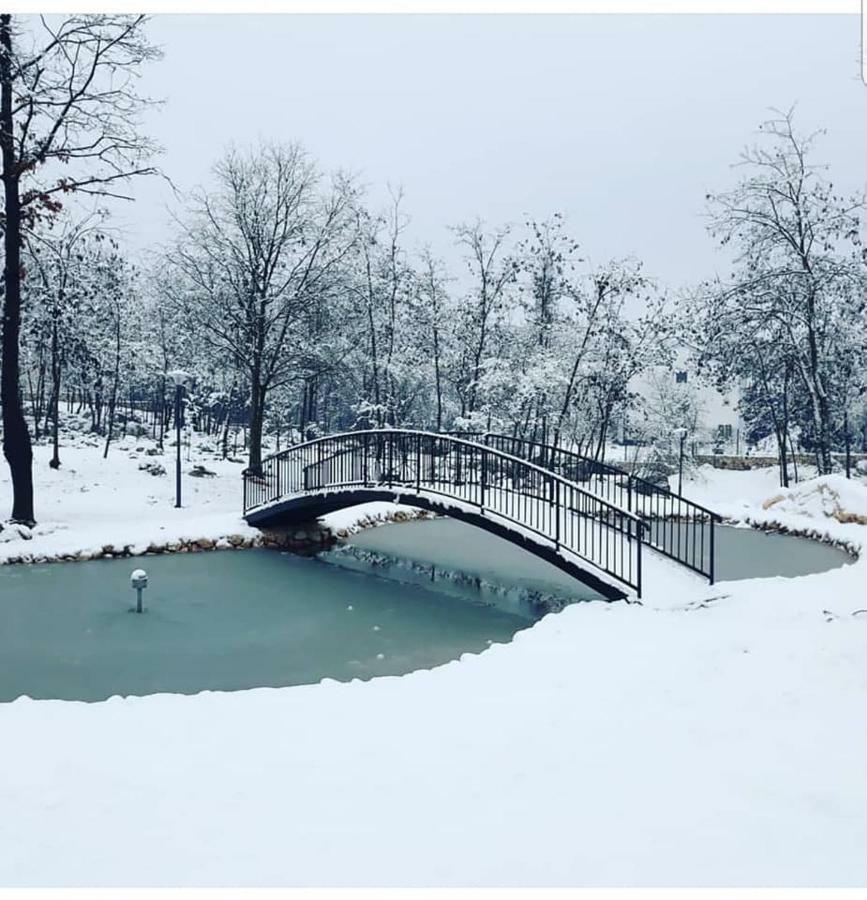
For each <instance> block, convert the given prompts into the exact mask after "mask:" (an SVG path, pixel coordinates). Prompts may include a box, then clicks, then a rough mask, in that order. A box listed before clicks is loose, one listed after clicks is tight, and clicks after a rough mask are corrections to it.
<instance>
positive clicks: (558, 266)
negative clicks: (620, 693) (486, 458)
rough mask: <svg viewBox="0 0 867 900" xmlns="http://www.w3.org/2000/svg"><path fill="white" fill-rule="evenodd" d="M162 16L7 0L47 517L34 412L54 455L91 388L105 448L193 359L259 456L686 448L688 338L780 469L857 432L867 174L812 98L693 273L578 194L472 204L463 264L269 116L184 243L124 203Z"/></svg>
mask: <svg viewBox="0 0 867 900" xmlns="http://www.w3.org/2000/svg"><path fill="white" fill-rule="evenodd" d="M146 31H147V19H146V17H141V16H122V15H117V16H115V15H83V16H75V17H70V18H69V19H67V20H65V21H64V22H63V23H61V24H60V25H58V26H57V27H52V28H49V27H48V26H47V25H46V24H45V23H39V22H37V23H35V24H34V23H33V22H32V21H30V20H27V21H26V22H18V21H17V20H15V19H14V17H10V16H9V15H3V16H0V149H2V163H3V175H2V177H3V187H4V203H5V206H4V217H3V223H4V252H5V259H4V276H3V343H2V350H3V366H2V398H0V399H2V405H3V447H4V453H5V456H6V459H7V461H8V463H9V466H10V469H11V472H12V476H13V484H14V505H13V510H12V518H13V519H14V520H16V521H21V522H32V521H33V520H34V519H35V515H34V503H33V483H32V473H31V469H32V449H31V442H32V440H33V439H35V440H47V441H51V442H52V444H53V454H52V460H51V465H52V466H55V467H58V466H61V465H62V460H63V448H62V445H61V444H62V441H61V439H60V435H61V432H62V429H63V424H64V418H65V417H70V416H73V415H74V416H75V417H76V421H81V420H82V418H84V419H85V421H86V427H87V428H88V429H89V430H91V431H92V432H93V433H94V434H96V435H98V436H100V440H101V441H102V442H103V444H104V451H103V452H104V453H106V454H107V453H108V452H109V450H110V446H111V442H112V440H113V439H114V438H115V436H116V435H117V434H118V432H119V431H121V430H122V431H123V432H124V433H125V432H126V431H127V429H129V428H136V429H140V430H148V431H149V432H150V433H152V434H153V436H154V437H155V438H156V439H158V440H159V441H162V440H163V437H164V435H165V434H166V432H167V430H168V428H169V426H170V424H171V416H172V404H171V402H170V385H169V383H168V381H167V373H168V372H169V371H170V370H174V369H183V370H185V371H187V372H189V373H190V374H191V376H192V378H193V381H192V386H191V387H190V388H189V390H188V392H187V414H188V418H189V419H190V421H191V422H192V423H193V425H194V427H196V428H198V429H200V430H203V431H206V432H208V433H209V434H211V435H213V436H214V443H215V445H216V446H219V447H221V448H222V452H223V453H224V454H225V455H229V454H230V453H236V452H238V451H237V448H236V447H235V446H234V445H233V443H232V435H234V433H235V429H236V428H242V429H243V444H244V447H245V448H246V449H245V452H246V456H247V464H248V465H249V466H250V467H252V468H255V467H257V466H258V465H259V464H260V460H261V458H262V454H263V441H265V442H267V443H268V445H269V446H272V447H273V446H275V445H279V444H280V443H281V442H283V443H287V442H291V441H293V440H297V439H299V438H304V437H310V436H314V435H316V434H319V433H324V432H331V431H335V430H347V429H353V428H377V427H386V426H406V427H415V428H425V429H430V430H464V429H466V430H492V431H499V432H507V433H509V434H513V435H516V436H520V437H528V438H532V439H536V440H540V441H545V442H548V443H553V444H565V445H569V446H572V447H575V448H576V449H579V450H580V451H582V452H584V453H587V454H589V455H592V456H596V457H599V456H601V455H602V454H603V453H604V452H605V448H606V443H607V442H610V441H611V439H612V438H615V437H617V435H618V434H619V433H620V429H622V428H625V430H626V433H627V434H628V435H629V436H630V437H631V438H632V439H633V441H636V442H638V441H640V442H643V443H644V444H645V445H646V446H649V447H657V448H659V449H660V451H661V452H662V451H666V450H667V448H668V447H669V446H670V442H671V436H672V433H673V432H674V430H675V429H677V428H681V427H684V428H687V430H688V431H689V432H690V434H691V435H692V436H693V437H694V436H695V435H696V434H697V433H698V431H699V429H700V427H701V416H700V409H699V403H698V401H697V399H696V397H695V395H694V394H693V392H692V380H691V382H690V388H689V390H687V389H686V388H684V389H683V390H676V389H675V388H674V387H673V386H672V384H671V379H670V378H665V377H659V373H660V372H662V373H665V372H670V370H671V368H672V366H673V365H674V364H675V360H680V361H681V362H679V363H678V365H682V364H683V363H682V360H683V359H684V358H688V360H689V363H688V365H689V367H690V369H691V371H692V372H694V373H697V374H698V375H699V376H701V377H703V378H704V379H705V380H706V382H707V383H708V384H713V385H716V386H719V387H720V388H722V389H725V390H728V389H732V388H737V389H738V391H739V397H740V413H741V416H742V417H743V420H744V422H745V423H746V426H747V429H748V435H747V436H748V438H749V440H750V442H752V443H757V442H759V441H761V440H763V439H766V438H771V439H773V440H774V442H775V446H776V448H777V454H778V458H779V461H780V471H781V480H782V482H783V483H787V482H788V478H789V471H790V464H791V461H792V457H793V455H794V452H795V449H796V448H797V449H798V450H799V451H800V452H802V453H809V454H811V455H812V457H813V458H814V460H815V464H816V466H817V468H818V471H819V472H822V473H824V472H830V471H831V470H832V469H833V468H834V467H835V466H837V465H839V463H838V461H837V459H836V458H835V453H837V452H839V451H841V450H844V449H849V448H854V449H862V447H863V444H864V433H865V406H864V399H863V398H864V393H865V387H867V373H865V371H864V367H863V364H862V360H863V359H864V358H865V354H864V352H863V349H864V348H863V347H862V346H861V344H862V342H863V340H864V337H863V336H864V334H865V330H864V328H863V326H862V322H863V317H864V296H865V283H867V282H865V280H867V259H865V251H864V249H863V248H862V246H861V223H860V214H861V211H862V209H863V208H864V204H865V202H867V201H865V198H864V196H863V195H862V194H857V195H855V196H842V195H840V194H838V193H837V191H836V189H835V188H834V187H833V185H832V183H831V181H830V180H829V175H828V173H827V172H826V171H825V170H824V169H823V168H822V167H821V165H820V162H821V143H820V140H819V135H818V134H809V133H808V134H802V133H801V132H800V131H799V129H798V127H796V123H795V121H794V117H793V115H792V113H786V114H774V116H773V118H771V119H769V121H768V122H766V123H765V124H764V125H763V126H762V129H761V130H760V133H759V135H758V137H757V138H756V140H755V143H754V144H753V145H751V146H750V147H749V148H748V149H747V150H746V151H745V152H744V155H743V158H742V159H741V163H742V165H741V166H740V168H739V169H738V170H737V173H738V174H737V177H738V180H737V181H736V183H735V185H734V186H733V187H729V189H727V190H726V191H721V192H719V193H715V194H711V195H709V196H708V197H707V198H706V202H707V205H708V209H709V215H710V231H711V234H712V236H713V237H714V238H716V239H717V240H718V241H719V242H720V244H721V245H722V248H723V249H722V250H721V252H722V253H724V254H725V259H726V265H728V260H729V259H733V260H734V263H733V265H732V269H731V275H730V277H729V279H728V280H726V281H722V280H719V279H716V280H708V281H707V282H706V283H703V284H698V285H695V286H694V287H693V288H692V289H690V290H686V291H684V290H678V291H676V292H674V291H672V290H670V289H666V287H665V286H663V285H660V284H659V283H658V282H656V281H655V280H654V279H653V278H652V277H650V276H649V275H648V274H646V273H645V271H644V269H643V266H642V264H641V262H640V261H638V260H636V259H634V258H633V257H632V256H630V255H629V254H628V252H626V253H625V254H624V255H622V256H617V255H613V256H612V258H611V260H610V261H608V262H606V263H603V264H601V265H598V264H597V265H591V264H589V263H588V262H587V260H586V259H585V256H584V254H583V253H582V244H581V232H582V228H581V223H580V222H570V221H567V219H566V218H565V216H564V215H563V214H561V213H560V212H557V211H552V212H551V213H550V214H549V215H546V216H544V217H542V218H539V219H536V218H528V219H527V220H526V221H524V222H521V223H519V224H499V223H489V222H485V221H484V220H482V219H478V220H474V221H469V222H462V223H457V224H455V225H454V227H453V228H452V229H451V235H450V238H451V240H452V241H453V243H454V246H455V248H456V250H457V251H458V253H459V254H460V257H461V259H462V260H463V264H462V267H461V268H460V269H457V268H455V267H454V266H452V267H451V269H450V267H449V266H448V265H447V263H446V262H445V261H444V260H443V259H440V258H438V257H437V256H436V255H435V254H434V253H433V251H432V250H431V249H430V248H429V247H417V246H414V245H412V244H411V243H410V241H409V240H408V239H407V226H408V222H409V216H408V212H407V200H406V198H405V197H404V196H403V194H402V192H401V191H399V190H395V191H393V192H392V193H391V199H390V202H389V204H388V205H387V207H386V208H383V209H376V208H372V207H371V204H370V203H369V202H368V200H367V198H366V196H365V192H364V191H363V190H362V187H361V185H360V184H359V182H358V181H357V180H356V179H354V178H352V177H350V176H347V175H345V174H342V173H327V172H323V171H322V170H321V168H320V166H319V165H318V164H317V162H316V160H315V159H313V158H312V157H311V156H310V155H309V153H307V152H306V151H305V149H304V147H303V146H302V145H301V144H280V143H271V142H267V141H263V142H260V143H258V144H254V145H252V146H239V147H230V148H226V149H225V150H224V151H223V152H222V153H221V154H220V155H219V156H218V158H216V159H214V160H213V165H212V168H211V170H210V171H209V172H208V171H203V172H202V178H201V181H202V185H203V187H201V188H199V189H197V190H196V191H194V192H193V193H191V194H190V195H188V196H186V197H185V198H183V200H181V201H180V202H179V203H178V208H177V209H176V210H175V214H174V223H173V225H172V226H171V229H170V231H171V234H170V237H169V238H168V239H167V240H166V242H165V247H164V248H162V249H157V248H154V250H153V252H152V253H150V254H147V255H142V254H133V253H132V252H131V251H130V250H129V248H126V247H124V246H123V244H122V243H120V242H119V241H118V239H117V237H116V236H115V232H114V230H113V228H112V224H111V216H110V212H109V210H110V207H111V202H110V201H113V200H114V198H120V197H123V196H124V192H125V191H126V190H127V188H126V187H125V185H127V184H128V182H129V180H130V179H133V178H143V177H149V176H150V177H154V176H156V177H159V173H158V171H157V168H156V163H155V161H154V160H155V159H156V157H155V156H154V153H155V150H156V148H155V147H154V146H153V145H152V143H151V141H150V140H149V138H148V137H147V135H146V134H144V133H143V132H142V129H141V125H140V118H141V116H140V114H141V112H142V110H143V109H144V108H145V107H146V106H147V105H148V103H149V102H150V101H149V100H148V99H147V98H145V97H143V96H140V95H139V94H138V93H137V87H136V79H135V75H136V74H137V71H138V69H140V67H142V66H144V65H145V64H147V63H149V62H150V61H151V60H153V59H156V58H157V57H158V56H159V53H158V51H157V50H156V49H155V48H154V47H152V46H151V45H150V43H149V42H148V40H147V35H146ZM347 162H351V160H348V161H347ZM166 174H168V175H171V173H170V172H168V173H166ZM729 178H730V176H729V173H725V172H720V173H719V180H720V181H721V182H725V181H726V180H727V179H729ZM696 200H697V206H700V204H701V201H702V198H701V197H698V198H696ZM628 249H629V248H628V247H626V248H624V250H626V251H628ZM639 383H643V384H644V386H645V387H644V389H643V390H639V389H638V384H639ZM648 386H649V387H648Z"/></svg>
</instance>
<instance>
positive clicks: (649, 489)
mask: <svg viewBox="0 0 867 900" xmlns="http://www.w3.org/2000/svg"><path fill="white" fill-rule="evenodd" d="M457 434H464V435H466V436H467V437H473V438H475V439H476V440H478V441H479V442H480V443H482V444H483V446H487V447H490V446H491V445H492V444H493V445H494V446H500V447H503V446H506V447H508V448H509V449H511V450H512V451H515V450H519V448H521V447H529V448H531V449H532V448H537V449H538V450H539V451H540V453H541V454H542V455H543V459H544V455H545V454H548V457H549V460H550V465H551V467H552V469H553V468H554V466H555V460H556V459H557V456H558V455H559V458H560V459H561V460H564V461H567V462H568V461H575V462H576V463H577V464H578V465H581V466H586V467H587V468H588V469H589V470H590V474H591V475H602V476H608V477H611V476H613V478H612V481H611V482H606V483H603V485H601V486H600V490H599V493H598V494H597V496H603V497H606V496H607V498H608V499H615V505H620V506H624V505H625V506H626V508H627V509H628V510H630V511H632V508H633V504H635V506H636V508H637V509H638V512H639V514H640V515H641V516H642V518H643V520H644V521H646V522H647V523H648V524H649V525H650V529H649V534H648V537H647V539H646V540H647V543H648V545H649V546H650V547H652V548H653V549H654V550H656V551H658V552H659V553H662V554H663V555H664V556H668V557H669V558H670V559H673V560H675V561H676V562H678V563H680V564H681V565H683V566H686V567H687V568H688V569H691V570H692V571H694V572H697V573H699V574H700V575H704V576H705V577H707V578H708V579H709V581H710V582H711V583H713V582H714V580H715V556H716V553H715V526H716V525H717V523H719V522H721V521H722V517H721V516H720V515H719V514H718V513H715V512H714V511H713V510H711V509H708V508H707V507H706V506H702V505H701V504H700V503H695V502H694V501H692V500H688V499H687V498H686V497H683V496H682V495H681V494H675V493H673V492H672V491H670V490H669V489H668V488H660V487H659V486H657V485H655V484H654V483H653V482H652V481H648V480H647V479H644V478H641V477H639V476H638V475H633V474H632V473H631V472H627V471H626V470H625V469H621V468H620V467H619V466H614V465H611V464H610V463H606V462H601V461H599V460H596V459H593V458H592V457H589V456H585V455H584V454H581V453H577V452H576V451H574V450H569V449H567V448H565V447H555V446H553V445H552V444H543V443H541V442H539V441H531V440H528V439H527V438H519V437H512V436H511V435H504V434H497V433H496V432H490V431H488V432H482V431H475V432H457ZM516 455H517V454H516ZM624 482H625V486H624ZM603 491H604V494H603ZM643 497H647V498H649V501H650V502H649V503H645V502H644V501H643V500H642V499H641V498H643ZM618 499H619V501H620V502H619V504H618V503H617V500H618ZM624 501H625V503H624ZM648 507H649V508H648ZM684 524H685V525H686V526H687V529H690V526H691V533H690V531H689V530H687V532H686V533H684V532H683V528H682V527H681V526H683V525H684ZM706 551H707V552H706Z"/></svg>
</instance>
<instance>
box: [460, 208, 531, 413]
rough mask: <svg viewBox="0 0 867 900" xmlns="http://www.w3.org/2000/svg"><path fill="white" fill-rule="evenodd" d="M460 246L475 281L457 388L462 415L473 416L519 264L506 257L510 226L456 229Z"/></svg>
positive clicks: (478, 223)
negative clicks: (487, 362) (490, 352)
mask: <svg viewBox="0 0 867 900" xmlns="http://www.w3.org/2000/svg"><path fill="white" fill-rule="evenodd" d="M452 232H453V234H454V235H455V239H456V241H457V243H458V244H459V245H460V246H461V247H463V248H464V250H465V252H466V262H467V267H468V268H469V270H470V273H471V275H472V278H473V286H472V288H471V290H470V294H469V296H468V297H466V299H465V302H464V304H463V315H464V321H463V323H462V326H463V327H462V331H463V335H462V343H463V347H462V356H463V361H462V365H461V373H460V377H459V380H458V383H457V385H456V387H457V391H458V395H459V397H460V401H461V415H462V416H464V417H472V415H473V413H475V412H476V407H477V405H478V402H479V384H480V381H481V378H482V374H483V363H484V360H485V357H486V354H487V353H488V350H489V345H490V340H491V335H492V332H493V331H494V329H495V328H496V326H497V324H498V323H499V322H500V321H501V320H502V319H503V317H504V316H505V315H506V307H507V304H508V299H509V296H508V287H509V285H511V284H512V283H513V282H514V280H515V276H516V263H515V262H514V260H513V259H511V258H510V257H509V256H507V255H506V254H505V250H504V244H505V241H506V239H507V237H508V236H509V233H510V229H509V228H508V227H503V228H498V229H496V230H494V231H492V232H490V233H489V232H487V231H486V230H485V226H484V223H483V222H481V221H480V220H477V221H475V222H473V223H471V224H461V225H458V226H456V227H455V228H453V229H452Z"/></svg>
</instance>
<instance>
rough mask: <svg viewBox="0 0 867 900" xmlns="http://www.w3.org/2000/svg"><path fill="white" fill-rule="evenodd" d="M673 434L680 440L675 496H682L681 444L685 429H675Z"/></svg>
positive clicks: (684, 438) (683, 439) (685, 432)
mask: <svg viewBox="0 0 867 900" xmlns="http://www.w3.org/2000/svg"><path fill="white" fill-rule="evenodd" d="M674 433H675V434H676V435H677V436H678V437H679V438H680V451H679V453H678V458H677V496H678V497H680V496H682V495H683V442H684V441H685V440H686V435H687V431H686V429H685V428H675V429H674Z"/></svg>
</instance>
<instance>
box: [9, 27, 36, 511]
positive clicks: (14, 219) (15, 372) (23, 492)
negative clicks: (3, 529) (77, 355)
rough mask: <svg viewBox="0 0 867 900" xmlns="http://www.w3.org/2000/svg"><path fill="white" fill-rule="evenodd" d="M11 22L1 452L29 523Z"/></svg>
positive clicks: (18, 507) (15, 502)
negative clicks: (23, 401)
mask: <svg viewBox="0 0 867 900" xmlns="http://www.w3.org/2000/svg"><path fill="white" fill-rule="evenodd" d="M11 31H12V25H11V16H10V15H9V14H8V13H3V14H2V15H0V149H2V159H3V195H4V201H5V214H6V215H5V222H4V226H5V227H4V232H3V247H4V250H5V253H6V259H5V265H4V269H3V282H4V287H5V291H4V296H3V340H2V344H3V364H2V373H0V403H2V404H3V453H4V455H5V457H6V461H7V462H8V463H9V471H10V474H11V476H12V521H13V522H22V523H24V524H27V525H33V524H34V523H35V518H34V515H33V447H32V446H31V443H30V432H29V431H28V430H27V422H26V420H25V418H24V409H23V407H22V405H21V388H20V383H19V377H20V375H19V353H20V348H19V333H20V331H21V197H20V194H19V182H18V179H19V177H20V172H19V170H18V162H17V160H16V158H15V139H14V132H13V127H14V120H13V115H12V94H13V84H12V34H11Z"/></svg>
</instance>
